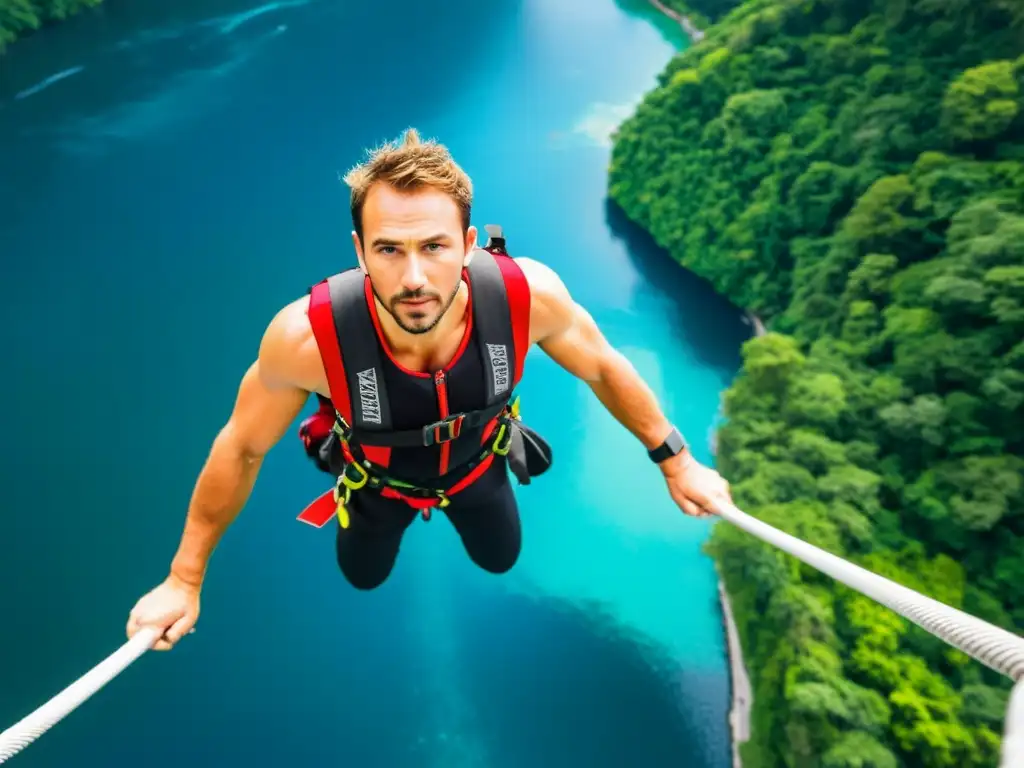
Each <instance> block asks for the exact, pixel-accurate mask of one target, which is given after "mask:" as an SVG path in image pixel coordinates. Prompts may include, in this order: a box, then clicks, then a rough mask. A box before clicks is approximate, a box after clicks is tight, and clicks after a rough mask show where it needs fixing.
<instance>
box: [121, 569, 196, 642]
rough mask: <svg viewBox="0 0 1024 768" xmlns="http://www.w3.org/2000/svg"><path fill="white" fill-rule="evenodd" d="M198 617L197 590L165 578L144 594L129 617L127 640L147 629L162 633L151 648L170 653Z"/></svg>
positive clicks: (175, 580)
mask: <svg viewBox="0 0 1024 768" xmlns="http://www.w3.org/2000/svg"><path fill="white" fill-rule="evenodd" d="M198 618H199V587H196V586H193V585H191V584H186V583H185V582H183V581H181V580H179V579H177V578H175V577H174V576H173V575H171V576H168V577H167V578H166V579H165V580H164V582H163V583H162V584H160V585H158V586H156V587H154V588H153V589H152V590H150V591H149V592H147V593H146V594H145V595H143V596H142V597H141V598H139V601H138V602H137V603H136V604H135V607H134V608H133V609H132V612H131V614H130V615H129V616H128V627H127V632H128V637H129V638H131V637H132V635H134V634H135V633H136V632H138V631H139V630H140V629H142V628H143V627H146V626H151V627H156V628H158V629H162V630H164V633H163V636H162V637H161V638H160V639H159V640H157V642H156V643H155V644H154V645H153V650H154V651H169V650H170V649H171V648H173V647H174V644H175V643H177V642H178V641H179V640H180V639H181V638H182V637H184V636H185V633H187V632H188V631H189V630H191V629H192V627H193V626H195V623H196V619H198Z"/></svg>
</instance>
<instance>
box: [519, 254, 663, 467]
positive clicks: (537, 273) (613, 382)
mask: <svg viewBox="0 0 1024 768" xmlns="http://www.w3.org/2000/svg"><path fill="white" fill-rule="evenodd" d="M516 261H517V263H519V265H520V266H521V267H522V269H523V272H524V273H525V274H526V277H527V280H528V281H529V283H530V292H531V295H532V302H531V308H530V341H531V343H536V344H537V345H538V346H539V347H540V348H541V349H542V350H544V352H545V353H546V354H547V355H548V356H549V357H551V359H552V360H554V361H555V362H556V363H558V364H559V365H560V366H561V367H562V368H564V369H565V370H567V371H568V372H569V373H571V374H573V375H574V376H576V377H578V378H580V379H582V380H583V381H585V382H586V383H587V384H588V385H589V386H590V388H591V390H593V392H594V394H595V395H596V396H597V398H598V400H600V401H601V403H602V404H603V405H604V407H605V408H607V409H608V411H609V412H610V413H611V414H612V416H614V417H615V418H616V419H617V420H618V421H619V423H620V424H622V425H623V426H624V427H626V429H628V430H629V431H630V432H632V433H633V435H634V436H635V437H636V438H637V439H638V440H639V441H640V442H641V443H643V444H644V446H645V447H646V448H647V449H653V448H657V447H658V446H659V445H661V443H662V441H664V439H665V438H666V437H667V436H668V434H669V432H670V431H671V429H672V425H671V424H670V423H669V421H668V419H666V418H665V415H664V413H662V411H661V408H660V407H659V405H658V401H657V399H656V398H655V396H654V393H653V392H652V391H651V388H650V387H648V386H647V383H646V382H645V381H644V380H643V379H642V378H640V376H639V374H638V373H637V372H636V369H634V368H633V366H632V364H631V363H630V362H629V360H627V359H626V358H625V357H624V356H623V355H622V354H621V353H620V352H618V351H617V350H616V349H615V348H614V347H612V346H611V345H610V344H609V343H608V340H607V339H605V337H604V335H603V334H602V333H601V331H600V329H599V328H598V327H597V325H596V324H595V323H594V320H593V318H592V317H591V316H590V315H589V313H587V311H586V310H585V309H583V307H581V306H579V305H578V304H577V303H576V302H575V301H573V299H572V297H571V296H570V295H569V291H568V290H567V289H566V287H565V285H564V284H563V283H562V280H561V279H560V278H559V277H558V275H557V274H555V273H554V272H553V271H552V270H551V269H549V268H548V267H546V266H544V265H543V264H540V263H539V262H536V261H533V260H531V259H522V258H520V259H516ZM677 458H678V457H677ZM669 463H671V462H670V461H669V462H664V464H666V465H667V464H669Z"/></svg>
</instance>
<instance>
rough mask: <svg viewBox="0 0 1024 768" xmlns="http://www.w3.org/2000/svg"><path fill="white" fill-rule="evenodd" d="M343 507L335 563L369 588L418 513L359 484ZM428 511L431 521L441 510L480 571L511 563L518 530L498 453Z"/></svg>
mask: <svg viewBox="0 0 1024 768" xmlns="http://www.w3.org/2000/svg"><path fill="white" fill-rule="evenodd" d="M348 511H349V518H350V520H351V522H350V524H349V527H348V528H342V527H341V526H340V525H339V526H338V539H337V543H336V548H337V553H338V566H339V567H340V568H341V572H342V573H343V574H344V575H345V578H346V579H348V581H349V583H350V584H352V586H354V587H356V588H357V589H374V588H375V587H379V586H380V585H381V584H383V583H384V581H385V580H386V579H387V578H388V576H389V575H390V574H391V570H392V569H393V568H394V566H395V560H396V559H397V557H398V550H399V547H400V546H401V544H402V537H403V536H404V535H405V531H406V529H407V528H408V527H409V526H410V525H411V524H412V523H413V521H414V520H416V518H417V517H418V516H419V514H420V513H419V511H418V510H415V509H413V508H412V507H410V506H409V505H408V504H406V503H405V502H404V501H401V500H400V499H387V498H384V497H382V496H381V495H380V494H379V493H375V492H373V491H369V490H368V489H365V488H364V489H362V490H360V491H357V492H356V493H354V494H353V495H352V500H351V501H350V502H349V505H348ZM431 512H432V517H431V522H434V521H435V520H436V519H437V518H438V517H439V515H440V514H441V513H442V512H443V513H444V514H446V515H447V516H448V519H449V520H450V521H451V523H452V525H454V526H455V530H456V531H457V532H458V534H459V536H460V537H461V538H462V543H463V545H464V546H465V547H466V552H467V554H468V555H469V556H470V558H471V559H472V560H473V562H474V563H476V564H477V565H478V566H480V567H481V568H483V569H484V570H486V571H490V572H491V573H504V572H506V571H508V570H509V569H510V568H512V566H513V565H515V562H516V560H517V559H518V558H519V552H520V549H521V547H522V533H521V530H520V527H519V508H518V505H517V504H516V498H515V495H514V494H513V492H512V484H511V482H510V481H509V473H508V465H507V462H506V460H505V459H504V457H501V456H495V457H494V461H493V462H492V463H491V466H490V467H488V468H487V471H486V472H484V474H483V475H482V476H481V477H480V478H479V479H478V480H477V481H476V482H475V483H473V484H472V485H470V486H469V487H468V488H465V489H463V490H462V491H460V492H459V493H456V494H455V495H454V496H452V497H451V503H449V505H448V506H447V507H446V508H445V509H444V510H441V509H439V508H437V507H434V508H433V509H432V510H431Z"/></svg>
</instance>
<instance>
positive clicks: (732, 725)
mask: <svg viewBox="0 0 1024 768" xmlns="http://www.w3.org/2000/svg"><path fill="white" fill-rule="evenodd" d="M652 2H654V0H652ZM743 314H744V317H745V319H746V320H747V322H748V323H750V325H752V326H753V327H754V335H755V336H764V335H765V334H766V333H767V329H766V328H765V326H764V322H763V321H762V320H761V318H760V317H758V316H757V315H755V314H754V313H753V312H750V311H749V310H747V311H744V313H743ZM711 453H712V455H716V454H717V453H718V432H717V431H713V432H712V433H711ZM715 575H716V577H717V579H718V602H719V605H720V606H721V609H722V623H723V624H724V625H725V637H726V655H727V656H728V658H729V685H730V688H731V695H732V704H731V706H730V707H729V731H730V733H731V735H732V738H731V742H732V766H733V768H742V766H743V761H742V759H741V758H740V744H744V743H746V742H747V741H749V740H750V709H751V706H752V705H753V703H754V693H753V689H752V688H751V687H750V676H749V675H748V674H747V665H746V664H745V663H744V661H743V645H742V644H741V643H740V633H739V630H738V629H737V628H736V619H735V617H734V616H733V613H732V603H731V602H730V601H729V593H728V592H727V591H726V589H725V581H723V579H722V572H721V571H720V570H719V568H718V564H717V563H716V564H715Z"/></svg>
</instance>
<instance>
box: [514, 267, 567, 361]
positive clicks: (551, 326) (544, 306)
mask: <svg viewBox="0 0 1024 768" xmlns="http://www.w3.org/2000/svg"><path fill="white" fill-rule="evenodd" d="M515 262H516V264H518V265H519V268H520V269H521V270H522V271H523V275H524V276H525V277H526V282H527V284H528V285H529V286H530V343H531V344H535V343H537V342H540V341H543V340H544V339H546V338H548V337H549V336H551V335H553V334H556V333H559V332H560V331H562V330H563V329H565V328H566V327H567V326H569V325H572V323H573V320H574V317H575V309H576V307H575V302H574V301H573V299H572V296H570V295H569V289H568V288H566V287H565V283H564V282H563V281H562V278H561V277H559V275H558V273H557V272H555V270H553V269H552V268H551V267H549V266H548V265H547V264H544V263H542V262H540V261H537V260H536V259H530V258H527V257H524V256H520V257H517V258H516V259H515Z"/></svg>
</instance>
